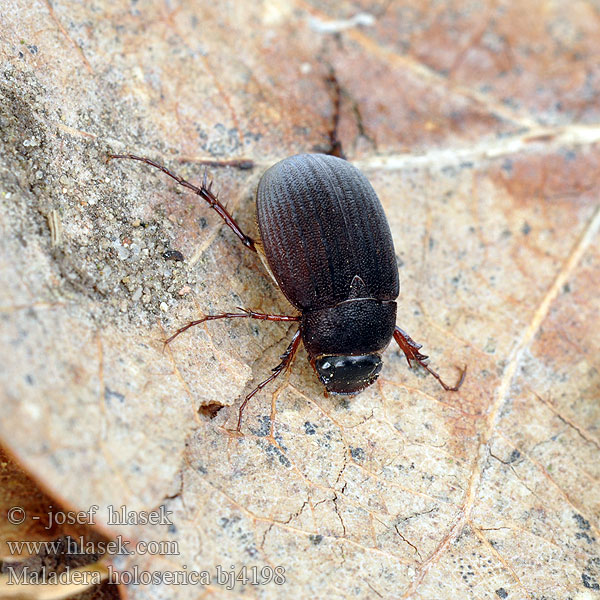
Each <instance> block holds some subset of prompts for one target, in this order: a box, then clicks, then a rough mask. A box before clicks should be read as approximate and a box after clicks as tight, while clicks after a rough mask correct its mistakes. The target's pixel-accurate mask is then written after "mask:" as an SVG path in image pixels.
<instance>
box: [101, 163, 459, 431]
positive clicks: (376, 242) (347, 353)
mask: <svg viewBox="0 0 600 600" xmlns="http://www.w3.org/2000/svg"><path fill="white" fill-rule="evenodd" d="M110 158H130V159H133V160H139V161H142V162H145V163H147V164H149V165H151V166H153V167H156V168H158V169H160V170H161V171H163V172H164V173H166V174H167V175H169V176H170V177H172V178H173V179H175V180H176V181H177V182H178V183H180V184H181V185H183V186H185V187H186V188H188V189H190V190H192V191H193V192H195V193H196V194H198V195H199V196H200V197H202V198H203V199H204V200H206V202H208V204H209V205H210V206H211V208H213V209H215V210H216V211H217V213H218V214H219V215H220V216H221V218H222V219H223V220H224V221H225V223H226V224H227V225H228V226H229V227H230V228H231V230H232V231H233V232H234V233H235V234H236V235H237V237H238V238H239V239H240V240H241V241H242V243H243V244H244V246H246V247H247V248H249V249H250V250H252V251H254V252H258V253H259V255H261V258H262V259H263V262H264V263H265V266H266V267H267V269H268V270H269V272H270V273H271V275H272V276H273V278H274V279H275V281H276V282H277V284H278V286H279V288H280V289H281V291H282V292H283V294H284V295H285V297H286V298H287V299H288V300H289V301H290V303H291V304H292V305H293V306H294V307H295V308H296V309H297V310H298V311H299V312H300V313H301V314H300V315H269V314H264V313H258V312H255V311H250V310H244V309H241V310H242V312H241V313H223V314H219V315H207V316H205V317H203V318H202V319H198V320H197V321H192V322H190V323H188V324H187V325H186V326H185V327H182V328H181V329H179V330H178V331H176V332H175V333H174V334H173V335H172V336H171V337H170V338H169V339H168V340H166V343H169V342H171V341H172V340H173V339H174V338H175V337H177V336H178V335H179V334H180V333H182V332H183V331H185V330H186V329H189V328H190V327H193V326H194V325H198V324H200V323H204V322H205V321H211V320H215V319H231V318H252V319H260V320H264V321H297V322H299V323H300V325H299V327H298V329H297V331H296V333H295V334H294V336H293V337H292V340H291V342H290V344H289V346H288V348H287V350H286V351H285V353H284V354H283V355H282V356H281V359H282V361H281V363H280V364H279V365H278V366H277V367H275V368H274V369H273V372H272V374H271V376H270V377H268V378H267V379H265V380H264V381H263V382H261V383H260V384H259V385H258V386H257V387H256V388H255V389H254V390H253V391H252V392H250V394H248V395H247V396H246V398H245V399H244V401H243V403H242V405H241V406H240V409H239V417H238V425H237V431H238V432H239V431H240V428H241V423H242V413H243V411H244V408H245V407H246V404H247V403H248V401H249V400H250V398H252V396H254V394H256V392H258V391H259V390H260V389H262V388H263V387H264V386H265V385H267V384H268V383H269V382H270V381H272V380H273V379H275V378H276V377H277V376H278V375H279V374H280V373H282V372H283V371H284V370H285V369H286V368H287V367H288V366H289V365H290V364H291V362H292V360H293V358H294V355H295V353H296V351H297V350H298V347H299V345H300V342H301V341H303V342H304V346H305V348H306V351H307V352H308V356H309V360H310V362H311V364H312V365H313V367H314V369H315V370H316V372H317V374H318V376H319V379H320V380H321V382H322V383H323V385H324V386H325V388H326V389H327V391H328V392H330V393H332V394H344V395H351V394H356V393H358V392H360V391H361V390H363V389H364V388H366V387H367V386H369V385H371V384H372V383H373V382H374V381H375V380H376V379H377V377H378V375H379V373H380V371H381V367H382V360H381V354H382V352H383V351H384V350H385V349H386V348H387V346H388V345H389V343H390V341H391V340H392V337H393V338H394V339H395V340H396V342H397V343H398V345H399V346H400V348H401V350H402V351H403V352H404V354H405V356H406V359H407V361H408V365H409V367H412V364H413V363H417V364H419V365H421V366H422V367H423V368H425V369H427V371H429V372H430V373H431V374H432V375H433V376H434V377H435V378H436V379H437V380H438V381H439V382H440V384H441V385H442V387H443V388H444V389H445V390H448V391H456V390H458V388H459V387H460V386H461V384H462V382H463V380H464V377H465V372H466V367H465V368H464V369H462V370H461V373H460V378H459V380H458V382H457V383H456V384H455V385H454V386H452V387H451V386H449V385H447V384H446V383H444V381H443V380H442V379H441V377H440V376H439V375H438V374H437V373H436V372H435V371H433V370H432V369H431V368H430V367H429V365H428V364H427V362H426V360H427V356H425V355H423V354H421V353H420V352H419V349H420V348H421V345H420V344H417V343H415V342H414V341H413V340H412V339H411V338H410V337H409V336H408V334H406V333H405V332H404V331H402V329H400V328H399V327H397V326H396V298H397V297H398V292H399V284H398V267H397V264H396V256H395V253H394V244H393V241H392V235H391V233H390V228H389V225H388V222H387V219H386V217H385V213H384V212H383V208H382V206H381V203H380V202H379V199H378V198H377V195H376V194H375V191H374V190H373V188H372V186H371V184H370V183H369V181H368V180H367V178H366V177H365V176H364V175H363V174H362V173H361V172H360V171H359V170H358V169H357V168H356V167H354V166H353V165H351V164H350V163H349V162H347V161H346V160H343V159H341V158H337V157H335V156H331V155H326V154H298V155H296V156H291V157H289V158H286V159H284V160H282V161H280V162H278V163H277V164H275V165H273V166H272V167H271V168H270V169H268V170H267V171H266V172H265V173H264V174H263V176H262V178H261V180H260V182H259V184H258V191H257V194H256V211H257V220H258V228H259V233H260V239H261V241H260V242H258V241H255V240H253V239H252V238H250V237H249V236H247V235H246V234H245V233H243V231H242V230H241V229H240V227H239V226H238V224H237V223H236V222H235V220H234V219H233V217H232V216H231V215H230V214H229V213H228V212H227V210H226V209H225V207H224V206H223V205H222V204H221V202H220V201H219V200H218V199H217V197H216V196H215V194H213V192H212V191H211V185H210V184H208V183H207V178H206V174H205V176H204V181H203V184H202V186H201V187H196V186H194V185H192V184H190V183H188V182H187V181H185V180H183V179H182V178H181V177H179V176H178V175H175V174H174V173H172V172H171V171H169V170H168V169H166V168H165V167H163V166H161V165H159V164H157V163H155V162H154V161H152V160H150V159H147V158H141V157H138V156H134V155H131V154H127V155H111V156H110Z"/></svg>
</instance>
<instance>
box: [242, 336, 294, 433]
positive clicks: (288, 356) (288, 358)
mask: <svg viewBox="0 0 600 600" xmlns="http://www.w3.org/2000/svg"><path fill="white" fill-rule="evenodd" d="M301 341H302V338H301V337H300V329H299V328H298V330H297V331H296V333H295V334H294V337H293V338H292V341H291V342H290V345H289V346H288V347H287V349H286V351H285V352H284V353H283V354H282V355H281V362H280V363H279V364H278V365H277V366H276V367H275V368H274V369H273V370H272V371H273V372H272V374H271V375H269V377H267V379H265V380H264V381H261V382H260V383H259V384H258V385H257V386H256V388H254V389H253V390H252V391H251V392H250V393H249V394H248V395H247V396H246V397H245V398H244V401H243V402H242V405H241V406H240V410H239V414H238V424H237V432H238V433H240V430H241V428H242V413H243V412H244V409H245V408H246V404H248V401H249V400H250V398H252V396H254V394H256V393H257V392H259V391H260V390H262V389H263V388H264V387H265V386H266V385H267V384H268V383H270V382H271V381H273V379H275V378H276V377H277V376H279V375H280V374H281V373H283V371H285V370H286V369H287V368H288V367H289V366H290V364H291V363H292V360H294V356H295V354H296V351H297V350H298V347H299V346H300V342H301Z"/></svg>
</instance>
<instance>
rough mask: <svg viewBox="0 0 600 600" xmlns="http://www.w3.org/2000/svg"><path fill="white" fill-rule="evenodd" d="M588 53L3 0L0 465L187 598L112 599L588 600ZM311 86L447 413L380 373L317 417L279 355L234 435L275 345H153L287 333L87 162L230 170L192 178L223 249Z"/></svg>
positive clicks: (407, 22)
mask: <svg viewBox="0 0 600 600" xmlns="http://www.w3.org/2000/svg"><path fill="white" fill-rule="evenodd" d="M598 31H600V5H599V4H598V2H595V1H593V0H590V1H583V0H582V1H577V0H576V1H573V2H566V1H565V2H559V1H554V2H552V1H549V0H531V1H528V2H518V1H517V0H499V1H491V0H490V1H487V0H484V1H483V2H467V1H466V0H462V1H456V2H452V1H441V2H408V1H405V0H395V1H392V2H390V1H388V0H386V1H381V2H373V3H369V2H355V3H352V2H339V3H336V2H316V1H311V0H298V1H291V2H287V1H284V0H264V1H260V0H259V1H258V2H200V1H196V2H183V1H181V0H173V1H169V2H166V1H165V2H162V1H152V0H149V1H144V0H140V1H139V2H135V1H131V2H128V1H117V2H108V1H106V0H93V1H92V2H80V3H75V2H66V1H64V0H45V1H42V0H32V1H28V2H26V1H24V0H3V4H2V9H1V18H0V97H1V100H0V140H1V141H2V150H1V152H0V183H1V188H0V201H1V205H0V206H1V208H0V283H1V284H0V349H1V350H0V352H1V353H2V355H1V360H0V377H1V380H2V388H1V389H2V392H1V394H2V396H1V402H2V404H1V417H0V438H1V440H2V444H3V445H4V447H5V448H6V449H7V451H8V453H9V454H10V456H12V457H13V458H14V459H15V460H16V461H17V462H18V463H19V464H20V466H21V467H22V468H23V469H25V470H26V471H27V472H28V473H29V474H30V475H31V476H32V477H33V478H34V479H35V481H36V482H37V483H38V485H39V486H40V488H41V489H43V490H44V491H45V492H46V493H47V494H48V497H49V498H52V499H53V501H54V502H57V503H59V505H60V506H64V507H67V508H68V509H70V510H71V509H72V510H83V511H85V510H88V509H89V507H90V506H92V505H98V506H99V510H98V513H97V516H96V519H95V525H96V529H97V531H98V532H100V533H103V534H105V535H107V536H110V537H113V538H115V537H116V536H123V539H124V540H128V541H129V542H131V544H135V543H136V542H138V541H143V542H152V541H168V542H172V543H173V544H171V546H169V547H165V546H162V547H154V548H153V549H151V550H149V551H146V552H143V551H142V550H141V549H140V548H138V552H136V553H133V554H131V555H127V556H118V557H117V556H114V555H110V556H107V557H105V559H104V560H105V562H104V563H103V564H105V565H110V566H112V567H113V568H114V570H115V572H117V573H121V574H123V573H129V574H131V573H133V572H134V571H135V570H136V569H137V570H138V572H149V573H163V574H165V573H177V572H179V573H189V572H192V571H196V572H198V573H201V572H206V573H207V574H208V575H209V576H210V581H209V582H204V583H202V581H200V582H198V583H196V584H195V585H194V584H189V585H175V584H168V583H165V582H163V583H157V582H155V583H153V584H150V585H141V584H140V585H133V584H130V585H125V584H123V583H121V585H120V588H121V589H120V593H121V597H122V598H127V599H138V598H140V599H142V598H143V599H154V598H156V599H161V600H171V599H173V600H175V599H180V598H181V599H184V598H193V599H199V598H208V597H210V598H234V597H235V598H237V597H248V598H269V599H270V598H274V599H276V598H330V599H337V598H411V599H423V600H426V599H432V598H452V599H453V598H466V599H470V598H474V599H475V598H477V599H479V598H490V599H496V598H508V599H513V598H526V599H535V600H541V599H542V598H546V599H550V598H551V599H567V598H569V599H578V600H584V599H585V600H592V599H594V598H600V554H599V552H598V549H599V540H600V460H599V458H600V408H599V404H598V397H599V391H600V373H599V370H598V368H599V367H598V364H599V357H600V336H599V335H598V323H599V316H600V315H599V311H600V302H599V300H598V289H599V288H600V250H599V247H600V245H599V243H598V242H599V239H600V238H599V232H598V231H599V226H600V212H599V210H598V206H599V201H598V198H599V195H600V185H599V177H600V175H599V174H600V147H599V142H600V61H599V60H598V58H599V56H600V36H599V35H598ZM331 72H333V73H335V75H336V77H337V81H338V83H339V88H340V123H339V138H340V139H341V141H342V143H343V148H344V151H345V153H346V155H347V156H348V158H349V159H350V160H352V162H353V163H354V164H356V165H357V166H358V167H359V168H360V169H361V170H362V171H363V172H364V173H365V174H366V175H367V177H368V178H369V180H370V181H371V183H372V185H373V187H374V188H375V190H376V191H377V193H378V195H379V197H380V199H381V201H382V204H383V206H384V209H385V211H386V213H387V215H388V218H389V222H390V227H391V230H392V235H393V238H394V244H395V248H396V253H397V256H398V263H399V268H400V281H401V294H400V298H399V306H398V324H399V325H400V326H401V327H402V328H403V329H405V330H406V331H408V332H409V334H410V335H411V336H412V337H413V338H414V339H415V340H416V341H417V342H420V343H422V344H423V345H424V347H423V350H424V351H425V352H426V353H427V354H429V355H430V357H431V361H432V362H431V365H432V366H433V367H434V368H437V369H439V371H440V372H441V374H442V375H443V376H444V377H446V378H447V379H449V380H452V379H453V377H455V376H456V371H455V367H461V366H462V365H464V364H468V369H469V370H468V374H467V378H466V381H465V383H464V385H463V387H462V388H461V390H460V392H458V393H446V392H444V391H443V390H442V389H441V388H440V387H439V386H438V385H437V383H436V382H435V380H434V379H433V378H432V377H430V376H425V373H424V372H423V371H410V370H409V369H408V368H407V366H406V361H405V359H404V357H403V356H401V355H400V354H399V353H398V351H397V350H396V349H395V348H391V347H390V349H389V350H388V352H387V353H386V355H385V364H384V367H383V371H382V374H381V377H380V379H379V380H378V382H377V384H376V385H374V386H372V387H371V388H370V389H368V390H366V391H364V392H363V393H361V394H360V395H358V396H356V397H353V398H350V399H348V400H344V401H342V400H340V399H339V398H336V397H325V396H324V395H323V390H322V387H321V386H320V384H319V382H318V380H317V378H316V376H315V374H314V372H313V370H312V368H311V367H310V365H309V364H308V362H307V361H306V354H305V352H304V351H303V350H301V351H300V352H299V354H298V356H297V357H296V360H295V363H294V365H293V368H292V370H291V371H290V372H289V373H287V374H285V375H283V376H281V377H280V378H279V379H278V380H276V382H274V383H273V384H272V385H271V387H270V388H266V389H265V390H263V391H262V392H261V393H259V394H258V395H257V396H255V397H254V398H253V399H252V401H251V402H250V403H249V405H248V409H247V411H246V413H245V418H244V422H243V424H242V435H241V436H236V435H234V434H232V433H230V431H229V430H230V429H235V426H236V422H237V408H238V407H239V405H240V403H241V400H242V399H243V397H244V395H245V394H247V393H248V392H249V391H250V390H251V389H253V387H254V386H255V385H256V384H257V383H258V382H259V381H261V380H262V379H264V378H265V377H267V376H268V374H269V373H270V369H271V368H273V367H275V366H276V365H277V364H278V362H279V355H280V354H281V353H282V352H283V351H284V350H285V348H286V346H287V344H288V342H289V340H290V338H291V336H292V335H293V331H294V329H293V327H292V326H291V325H293V324H290V323H269V322H259V321H250V320H243V319H238V320H235V321H230V322H226V321H217V322H211V323H205V324H203V325H201V326H199V327H196V328H193V329H191V330H189V331H187V332H186V333H185V334H183V335H181V336H180V337H178V338H177V339H176V340H175V341H174V342H173V343H172V344H171V345H170V346H169V347H168V348H167V349H166V350H165V351H163V347H162V342H161V340H162V339H164V337H166V336H167V335H168V334H170V333H172V332H174V331H175V330H176V329H177V328H179V327H181V326H182V325H183V324H185V323H186V322H187V321H189V320H190V319H195V318H199V316H200V315H202V314H208V313H219V312H226V311H232V310H235V307H236V306H243V307H246V308H249V309H254V310H257V311H261V312H273V313H276V314H286V313H287V314H290V311H291V310H292V308H291V307H290V306H289V305H288V303H287V302H286V300H285V299H284V297H283V296H282V295H281V293H279V292H278V290H277V289H276V288H275V287H274V284H273V282H272V280H271V278H270V276H269V274H268V273H267V272H266V271H265V270H264V268H263V267H262V265H261V263H260V261H259V260H258V258H257V256H256V255H254V254H253V253H251V252H248V251H247V250H246V249H244V248H243V246H242V245H241V244H240V243H239V241H238V240H237V239H236V238H235V237H234V235H233V234H232V233H231V231H230V230H229V229H227V228H226V227H225V226H224V225H223V224H222V222H221V221H220V220H219V218H218V216H217V215H216V214H215V213H214V212H213V211H210V210H209V209H208V208H207V207H206V206H205V205H203V203H202V201H201V199H199V198H198V197H196V196H193V195H192V194H191V193H189V192H186V191H185V190H183V189H182V188H180V187H179V186H177V185H176V184H175V182H173V181H172V180H169V179H168V178H167V177H166V176H165V175H163V174H162V173H160V172H158V171H156V170H154V169H151V168H150V167H148V166H147V165H142V164H140V163H134V162H131V161H130V162H126V161H113V162H110V163H107V160H106V157H107V154H108V153H109V152H113V153H134V154H137V155H142V156H149V157H151V158H153V159H155V160H159V161H161V162H163V163H166V164H167V165H168V166H170V167H171V168H172V169H173V170H175V171H176V172H178V173H179V174H181V175H182V176H184V177H186V178H187V179H189V180H191V181H194V182H201V180H202V174H203V170H204V165H203V163H204V162H205V161H208V160H219V161H231V160H243V161H253V165H254V167H253V168H252V169H237V168H234V167H231V166H230V167H227V166H220V167H216V166H214V167H209V174H210V176H211V178H212V179H213V180H214V187H213V189H214V190H215V191H216V192H218V193H219V198H220V199H221V200H222V201H223V202H224V203H225V204H226V205H227V207H228V209H229V210H230V211H232V212H233V213H234V214H235V215H236V216H237V217H238V219H239V222H240V225H241V227H242V228H243V229H244V230H245V231H247V232H248V234H249V235H255V234H256V225H255V222H254V213H253V210H254V208H253V207H254V199H253V195H254V191H255V189H256V185H257V183H258V179H259V177H260V174H261V173H262V172H263V171H264V170H265V169H266V168H267V167H268V166H270V165H271V164H273V163H275V162H276V161H277V160H280V159H281V158H284V157H285V156H288V155H291V154H294V153H299V152H312V151H319V150H320V151H323V150H327V149H328V147H329V145H330V142H331V138H330V133H331V129H332V123H333V114H334V106H335V103H336V102H335V97H336V86H335V84H334V83H333V82H332V80H331V78H330V74H331ZM245 166H249V165H248V164H246V165H245ZM181 258H183V259H184V260H183V261H182V260H181ZM34 504H35V503H34ZM108 506H112V507H121V506H125V507H126V509H127V510H128V511H132V512H135V511H138V512H139V511H142V510H145V511H153V510H156V511H159V510H161V507H162V511H163V513H164V515H165V518H163V519H162V521H161V523H159V524H156V525H150V524H149V525H135V524H128V525H110V524H109V523H108V508H107V507H108ZM36 507H37V508H38V509H39V506H37V505H36ZM67 508H65V509H64V510H67ZM0 519H2V520H6V519H7V515H6V514H2V515H0ZM6 527H7V525H6V521H4V522H3V523H2V525H1V526H0V531H4V530H5V529H6ZM10 531H11V535H13V534H15V527H13V528H12V529H10ZM17 532H21V535H22V539H25V540H26V539H38V536H39V533H40V532H39V531H37V530H36V529H35V528H34V527H33V526H32V523H31V521H28V522H27V524H26V525H23V526H22V527H21V528H20V529H19V528H17ZM243 567H246V568H247V573H246V574H247V576H248V580H247V581H246V582H245V583H244V581H243V580H242V578H241V577H240V579H238V580H236V581H233V580H231V579H229V580H228V581H227V584H228V585H224V584H223V581H224V579H223V577H221V580H220V581H219V579H218V577H217V574H218V573H219V572H221V573H223V572H226V573H231V572H233V573H235V574H236V575H243V572H242V568H243ZM252 567H255V570H254V571H252ZM277 567H281V568H280V569H279V571H277V572H278V573H283V579H284V581H283V580H281V579H278V580H274V578H273V577H271V578H270V579H271V580H270V581H269V582H266V581H265V578H261V573H262V574H266V575H268V574H269V573H272V574H275V572H276V568H277ZM264 568H268V569H267V570H266V571H261V569H264ZM219 569H221V571H219ZM269 569H270V570H271V571H269ZM253 572H254V573H255V574H258V575H257V576H256V575H254V579H253ZM267 579H268V577H267ZM233 584H235V587H233V589H227V587H228V586H229V587H230V588H231V587H232V586H233Z"/></svg>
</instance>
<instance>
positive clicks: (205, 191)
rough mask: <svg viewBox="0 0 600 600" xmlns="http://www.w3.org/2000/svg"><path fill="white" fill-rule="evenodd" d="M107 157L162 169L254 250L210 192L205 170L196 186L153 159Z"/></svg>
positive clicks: (249, 240)
mask: <svg viewBox="0 0 600 600" xmlns="http://www.w3.org/2000/svg"><path fill="white" fill-rule="evenodd" d="M108 158H109V160H111V159H113V158H129V159H131V160H139V161H141V162H143V163H146V164H147V165H150V166H151V167H155V168H156V169H159V170H160V171H162V172H163V173H165V174H166V175H168V176H169V177H171V178H172V179H174V180H175V181H176V182H177V183H179V184H180V185H182V186H183V187H185V188H187V189H188V190H192V192H194V193H195V194H197V195H198V196H200V197H201V198H202V199H203V200H206V202H207V203H208V205H209V206H210V207H211V208H212V209H214V210H215V211H216V212H217V213H218V215H219V216H220V217H221V218H222V219H223V221H225V224H226V225H227V226H228V227H229V228H230V229H231V231H233V233H235V235H237V237H238V238H239V239H240V240H241V242H242V244H244V246H246V248H248V249H249V250H252V251H253V252H256V246H255V242H254V240H253V239H252V238H251V237H249V236H247V235H246V234H245V233H244V232H243V231H242V230H241V229H240V226H239V225H238V224H237V223H236V221H235V219H234V218H233V217H232V216H231V215H230V214H229V212H228V211H227V209H226V208H225V207H224V206H223V204H222V203H221V202H220V201H219V199H218V198H217V196H216V195H215V194H214V193H213V192H212V190H211V187H212V181H211V182H209V181H208V177H207V175H206V171H204V178H203V180H202V186H201V187H197V186H195V185H193V184H192V183H189V182H188V181H186V180H185V179H183V178H182V177H180V176H179V175H176V174H175V173H173V172H172V171H170V170H169V169H167V168H166V167H163V166H162V165H159V164H158V163H157V162H154V161H153V160H151V159H149V158H143V157H140V156H135V155H133V154H109V155H108Z"/></svg>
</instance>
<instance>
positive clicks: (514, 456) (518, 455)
mask: <svg viewBox="0 0 600 600" xmlns="http://www.w3.org/2000/svg"><path fill="white" fill-rule="evenodd" d="M519 458H521V453H520V452H519V451H518V450H517V449H515V450H513V451H512V452H511V453H510V456H509V457H508V460H507V461H506V462H507V463H513V462H515V461H516V460H519Z"/></svg>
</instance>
